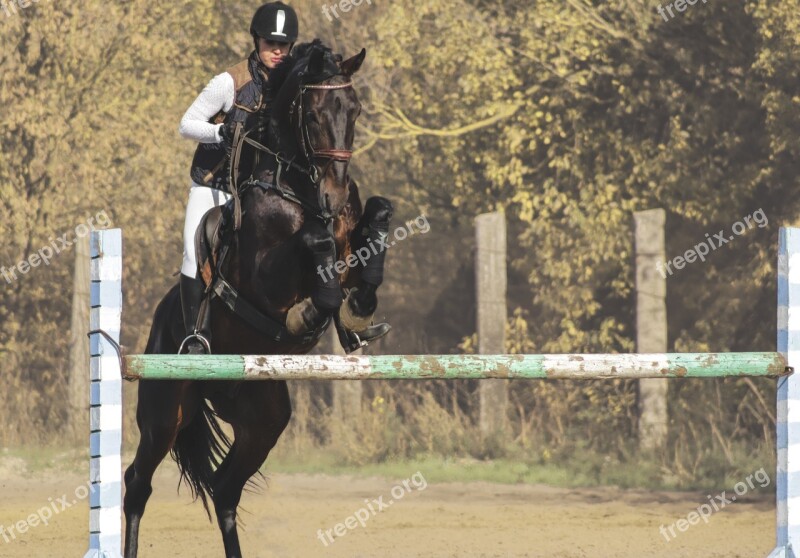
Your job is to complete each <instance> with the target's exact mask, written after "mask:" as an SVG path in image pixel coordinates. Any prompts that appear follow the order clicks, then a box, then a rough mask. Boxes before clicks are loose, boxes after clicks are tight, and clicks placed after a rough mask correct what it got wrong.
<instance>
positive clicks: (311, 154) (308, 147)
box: [289, 76, 353, 185]
mask: <svg viewBox="0 0 800 558" xmlns="http://www.w3.org/2000/svg"><path fill="white" fill-rule="evenodd" d="M333 77H336V76H331V77H330V78H328V79H332V78H333ZM350 87H353V82H352V81H348V82H346V83H338V84H323V83H318V84H306V85H301V86H300V89H299V90H298V91H297V95H295V97H294V99H293V100H292V104H291V105H289V115H290V116H291V115H293V114H294V112H295V110H297V128H298V131H299V132H300V145H301V146H302V148H303V155H304V156H305V158H306V161H307V162H308V165H309V170H310V174H309V176H311V180H312V181H313V182H314V184H315V185H316V184H317V183H318V182H319V179H320V172H319V171H318V170H317V166H316V164H315V161H316V160H317V159H321V158H323V159H328V162H327V163H326V164H325V166H324V167H323V171H322V173H321V174H322V175H324V174H325V171H326V170H327V168H328V166H329V165H330V164H331V163H333V162H334V161H341V162H348V161H350V159H351V158H352V157H353V150H352V149H315V148H314V145H313V144H312V143H311V135H310V134H309V132H308V124H307V123H306V121H305V119H304V118H303V116H304V114H305V111H304V110H303V108H304V107H303V99H304V97H305V92H306V91H307V90H309V89H322V90H333V89H347V88H350Z"/></svg>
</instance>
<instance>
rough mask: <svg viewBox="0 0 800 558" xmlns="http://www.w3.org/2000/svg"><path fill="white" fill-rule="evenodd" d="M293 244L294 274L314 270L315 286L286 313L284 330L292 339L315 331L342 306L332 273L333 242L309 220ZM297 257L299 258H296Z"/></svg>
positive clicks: (336, 279)
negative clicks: (296, 265) (295, 268)
mask: <svg viewBox="0 0 800 558" xmlns="http://www.w3.org/2000/svg"><path fill="white" fill-rule="evenodd" d="M293 241H294V242H292V243H290V244H293V245H294V246H295V247H296V248H297V249H299V252H300V254H295V256H296V260H295V261H296V263H297V264H298V265H299V268H298V269H297V271H299V272H300V273H301V275H302V274H303V273H302V272H303V270H304V269H315V270H317V273H316V274H315V278H314V281H315V285H314V287H313V289H312V294H311V296H310V297H309V298H306V299H305V300H303V301H301V302H300V303H298V304H295V305H294V306H292V308H290V309H289V313H288V314H287V316H286V328H287V329H288V330H289V332H290V333H292V334H293V335H302V334H304V333H306V332H308V331H311V330H314V329H317V328H318V327H319V326H321V325H322V323H323V322H324V321H325V320H326V319H327V318H328V317H330V316H331V315H333V314H334V313H335V312H336V311H338V310H339V307H340V306H341V304H342V287H341V284H340V282H339V277H338V276H337V275H335V274H334V273H329V272H328V273H326V272H325V271H326V270H332V269H333V268H334V266H335V263H336V242H335V241H334V238H333V236H332V235H331V234H330V232H328V230H327V229H326V228H325V226H323V224H322V223H320V222H318V221H315V220H309V221H306V223H305V224H304V225H303V227H302V228H301V229H300V230H299V231H298V232H297V233H295V235H294V238H293ZM297 256H299V257H297Z"/></svg>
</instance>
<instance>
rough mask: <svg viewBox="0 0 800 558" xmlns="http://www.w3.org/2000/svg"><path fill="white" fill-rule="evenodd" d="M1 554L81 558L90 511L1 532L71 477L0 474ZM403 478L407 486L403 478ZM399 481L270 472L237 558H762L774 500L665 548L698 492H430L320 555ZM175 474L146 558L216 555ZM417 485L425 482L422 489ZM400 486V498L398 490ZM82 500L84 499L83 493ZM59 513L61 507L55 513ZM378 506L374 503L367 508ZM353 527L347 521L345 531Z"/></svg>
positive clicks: (755, 500)
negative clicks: (320, 534) (664, 529)
mask: <svg viewBox="0 0 800 558" xmlns="http://www.w3.org/2000/svg"><path fill="white" fill-rule="evenodd" d="M412 474H413V471H410V472H409V476H410V475H412ZM0 479H2V480H0V486H2V501H1V503H0V524H1V525H3V526H5V528H6V531H5V532H3V533H2V535H3V536H4V537H8V542H6V540H5V539H4V538H3V537H2V536H0V556H2V557H3V558H6V557H8V558H12V557H25V558H29V557H39V556H41V557H54V556H55V557H59V558H60V557H80V556H83V554H84V552H85V550H86V539H87V534H86V533H87V525H88V519H87V518H88V504H87V502H86V501H85V500H84V501H79V502H77V503H75V504H74V505H70V507H68V508H67V509H65V510H64V511H60V512H59V513H58V514H54V515H53V517H52V518H51V519H50V521H49V525H41V524H40V525H37V526H35V527H31V528H30V529H29V530H28V531H27V532H26V533H25V534H16V531H15V532H14V535H15V537H16V538H13V539H12V538H11V537H10V536H9V535H8V533H7V530H8V527H9V526H10V525H13V524H15V523H17V522H18V521H20V520H22V519H24V518H26V517H28V516H29V515H30V514H32V513H35V512H36V511H37V510H38V509H39V508H42V507H45V506H48V505H49V504H50V501H56V500H58V499H59V498H61V497H62V495H64V494H66V495H67V503H70V504H71V502H72V501H73V500H75V491H76V488H77V487H78V486H79V485H80V484H81V483H83V482H84V478H83V476H82V475H79V474H77V473H65V474H57V475H54V474H50V475H47V476H45V475H38V476H34V477H25V476H22V475H20V474H19V473H17V472H13V471H9V470H7V469H6V468H4V470H2V471H0ZM399 480H402V479H399ZM397 482H398V481H397V480H389V479H381V478H351V477H332V476H321V475H283V474H273V475H271V477H270V479H269V487H268V488H266V489H264V490H262V491H261V493H260V494H256V493H249V494H245V497H244V499H243V507H244V508H245V510H246V511H245V512H244V514H243V516H244V521H245V523H246V526H245V529H244V530H243V531H242V532H241V541H242V550H243V552H244V555H245V556H247V557H249V558H253V557H259V558H277V557H301V558H306V557H314V556H321V557H340V556H341V557H348V558H351V557H361V556H363V557H372V556H390V557H403V558H409V557H414V556H424V557H440V556H441V557H461V556H470V557H471V556H474V557H506V556H515V557H523V556H524V557H543V558H544V557H546V558H556V557H563V558H573V557H574V558H578V557H590V556H591V557H598V556H599V557H620V558H623V557H624V558H634V557H635V558H642V557H651V556H652V557H679V558H685V557H693V556H698V557H700V556H702V557H706V558H711V557H719V558H722V557H725V558H732V557H742V558H756V557H764V556H766V555H767V554H768V553H769V551H770V550H771V549H772V546H773V542H774V521H775V514H774V502H772V501H771V500H770V499H769V498H768V496H765V494H767V493H768V490H769V489H766V490H764V491H762V492H761V493H760V495H758V496H755V497H749V498H748V497H745V498H743V499H740V501H738V502H735V503H732V504H730V505H728V506H727V507H726V508H725V509H724V510H721V511H720V512H718V513H716V514H714V515H713V516H711V517H710V519H709V522H708V524H707V525H706V524H703V523H702V522H701V523H699V524H698V525H694V526H691V527H689V529H688V530H687V531H686V532H684V533H680V532H679V531H677V530H676V531H675V532H676V534H677V535H678V536H677V537H676V538H675V539H674V540H672V541H671V542H667V541H666V540H665V539H664V537H663V536H662V535H661V534H659V526H660V525H662V524H664V525H670V524H672V523H674V522H676V521H677V520H678V519H680V518H686V516H687V515H688V514H689V512H691V511H692V510H694V509H695V508H696V507H697V506H698V505H699V504H702V503H704V502H705V501H706V498H705V494H704V493H677V494H676V493H651V492H642V491H622V490H617V489H581V490H565V489H557V488H548V487H544V486H523V485H519V486H510V485H499V484H489V483H470V484H465V483H437V484H432V483H430V484H428V486H427V488H425V489H424V490H414V489H413V488H414V487H413V485H410V486H411V488H412V491H410V492H407V493H404V494H403V496H402V498H401V499H399V500H396V501H394V502H393V503H392V505H391V506H389V507H388V508H387V509H385V510H383V511H381V512H379V513H376V514H375V515H374V516H371V517H369V518H368V519H366V520H365V526H364V527H362V526H361V525H359V524H358V523H356V524H355V525H356V527H355V528H354V529H346V527H340V532H341V531H344V532H345V534H344V535H343V536H341V537H336V535H335V533H334V532H333V531H332V536H333V537H334V538H335V540H334V542H332V543H331V542H328V544H327V546H325V545H324V544H323V543H322V542H321V541H320V539H318V538H317V531H318V529H323V530H326V529H333V528H334V527H335V525H336V524H337V523H340V522H344V521H345V520H346V518H347V517H348V516H350V515H352V514H354V513H355V512H356V510H358V509H359V508H362V507H365V506H366V504H365V500H367V499H368V500H373V499H375V500H377V499H379V498H380V497H383V501H384V502H388V501H389V500H390V499H392V494H391V491H392V488H393V487H395V486H396V485H397ZM176 484H177V473H176V471H175V466H174V464H173V463H171V462H167V463H165V464H164V466H162V468H161V469H160V471H159V474H158V475H157V480H156V482H155V492H154V495H153V497H152V498H151V500H150V503H149V506H148V510H147V513H146V514H145V516H144V520H143V522H142V536H141V540H140V553H139V556H140V557H141V558H166V557H173V556H186V557H206V556H208V557H215V558H216V557H220V556H223V553H222V541H221V538H220V535H219V532H218V530H217V527H216V525H215V524H210V523H209V522H208V520H207V519H206V517H205V514H204V511H203V509H202V505H201V504H200V503H199V502H198V503H194V504H193V503H192V502H191V498H190V497H189V495H188V493H187V491H186V490H185V489H182V491H181V494H180V495H177V494H176V491H175V487H176ZM420 484H421V483H420ZM401 491H402V489H396V490H395V493H396V494H397V493H399V492H401ZM78 494H79V495H80V494H81V490H78ZM58 507H59V508H60V507H61V504H58ZM373 508H374V509H375V508H377V505H373ZM352 524H353V521H352V520H351V525H352Z"/></svg>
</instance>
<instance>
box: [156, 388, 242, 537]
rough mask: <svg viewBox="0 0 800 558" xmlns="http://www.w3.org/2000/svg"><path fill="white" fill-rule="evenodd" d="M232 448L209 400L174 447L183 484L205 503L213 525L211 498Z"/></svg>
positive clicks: (204, 402)
mask: <svg viewBox="0 0 800 558" xmlns="http://www.w3.org/2000/svg"><path fill="white" fill-rule="evenodd" d="M230 447H231V441H230V438H228V436H227V435H226V434H225V433H224V432H223V431H222V428H221V427H220V424H219V421H218V420H217V416H216V414H214V411H213V410H212V409H211V407H210V406H209V405H208V402H207V401H205V400H203V401H202V403H201V408H200V409H199V411H198V412H197V413H195V416H194V418H193V419H192V421H191V422H190V423H189V424H188V425H186V427H185V428H183V429H182V430H181V431H180V432H178V436H177V438H176V439H175V444H174V445H173V447H172V452H171V453H172V457H173V459H175V461H176V462H177V463H178V470H179V471H180V473H181V481H183V482H185V483H186V485H187V486H188V487H189V490H191V492H192V497H193V498H194V499H195V500H197V498H198V497H199V498H200V499H201V500H202V501H203V507H204V508H205V509H206V513H207V514H208V519H209V521H211V511H210V510H209V508H208V499H207V497H208V496H210V497H212V498H213V496H214V489H213V484H212V481H213V478H214V471H215V470H216V468H217V467H218V466H219V464H220V463H221V462H222V459H223V458H224V457H225V455H226V454H227V453H228V450H229V449H230Z"/></svg>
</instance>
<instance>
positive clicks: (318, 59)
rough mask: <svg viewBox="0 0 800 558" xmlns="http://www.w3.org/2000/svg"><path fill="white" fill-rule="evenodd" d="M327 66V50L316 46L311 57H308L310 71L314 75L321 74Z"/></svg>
mask: <svg viewBox="0 0 800 558" xmlns="http://www.w3.org/2000/svg"><path fill="white" fill-rule="evenodd" d="M324 66H325V51H324V50H322V49H321V48H315V49H313V50H312V51H311V57H310V58H309V59H308V73H309V74H311V75H312V76H313V75H317V74H321V73H322V70H323V68H324Z"/></svg>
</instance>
